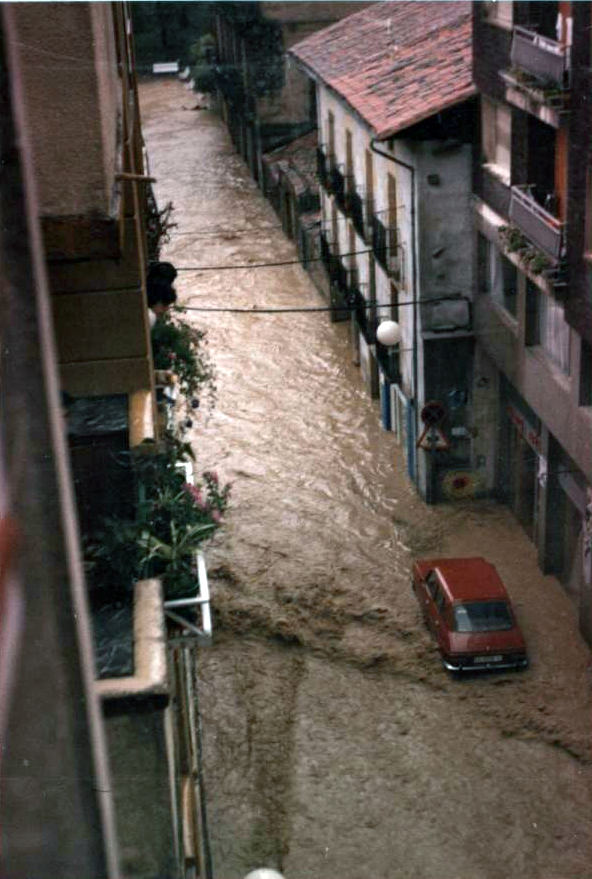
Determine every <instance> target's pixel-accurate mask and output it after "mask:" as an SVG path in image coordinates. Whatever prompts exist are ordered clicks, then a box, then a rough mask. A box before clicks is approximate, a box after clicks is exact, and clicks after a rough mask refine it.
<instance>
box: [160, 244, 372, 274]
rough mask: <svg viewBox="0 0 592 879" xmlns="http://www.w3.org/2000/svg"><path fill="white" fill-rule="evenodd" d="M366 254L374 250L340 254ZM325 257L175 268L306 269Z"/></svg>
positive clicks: (224, 269)
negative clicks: (285, 267)
mask: <svg viewBox="0 0 592 879" xmlns="http://www.w3.org/2000/svg"><path fill="white" fill-rule="evenodd" d="M364 253H372V250H371V249H369V250H352V251H351V252H350V253H340V254H339V258H340V259H341V258H343V257H345V256H359V255H361V254H364ZM323 259H324V257H322V256H313V257H311V258H310V259H304V260H303V259H286V260H281V261H279V262H260V263H244V264H243V265H237V266H229V265H218V266H175V268H176V269H177V271H178V272H222V271H234V270H239V269H241V270H242V269H267V268H272V269H273V268H279V267H281V266H295V265H298V266H302V267H305V266H306V265H307V264H308V263H311V262H322V260H323Z"/></svg>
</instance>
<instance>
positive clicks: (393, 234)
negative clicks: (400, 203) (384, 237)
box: [387, 174, 398, 260]
mask: <svg viewBox="0 0 592 879" xmlns="http://www.w3.org/2000/svg"><path fill="white" fill-rule="evenodd" d="M387 193H388V220H387V225H388V255H389V257H390V258H391V260H396V258H397V256H398V253H397V180H396V178H395V177H393V175H392V174H388V176H387Z"/></svg>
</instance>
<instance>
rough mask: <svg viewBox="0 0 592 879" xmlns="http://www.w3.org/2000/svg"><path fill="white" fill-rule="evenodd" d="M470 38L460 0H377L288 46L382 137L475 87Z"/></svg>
mask: <svg viewBox="0 0 592 879" xmlns="http://www.w3.org/2000/svg"><path fill="white" fill-rule="evenodd" d="M471 38H472V33H471V3H469V2H465V0H452V2H446V0H445V2H438V3H436V2H431V0H407V2H404V0H401V2H399V0H394V2H390V0H383V2H380V3H374V4H372V5H371V6H369V7H368V8H367V9H364V10H362V11H361V12H358V13H355V14H354V15H350V16H348V17H347V18H344V19H343V20H342V21H340V22H337V24H334V25H331V27H328V28H324V29H323V30H320V31H317V32H316V33H314V34H312V36H310V37H307V38H306V39H305V40H302V41H301V42H300V43H297V44H296V45H295V46H293V47H292V48H291V49H290V50H289V53H290V54H291V55H293V56H294V57H295V58H296V59H297V60H298V62H299V63H300V64H301V65H302V66H304V67H305V68H306V69H307V71H308V72H309V73H310V74H311V75H312V76H313V77H314V78H316V79H318V80H320V81H321V82H322V83H324V84H325V85H326V86H328V87H329V88H330V89H332V90H333V91H335V92H336V93H337V94H338V95H339V96H340V97H341V98H343V99H344V100H345V101H346V102H347V103H348V104H349V105H350V106H351V107H352V108H353V109H354V110H355V111H356V113H357V114H358V115H359V116H360V117H361V118H362V119H363V120H364V122H365V123H366V124H367V125H368V126H369V127H370V128H371V129H372V130H373V131H374V133H375V135H376V136H377V137H378V138H380V139H383V138H386V137H390V136H391V135H393V134H396V133H397V132H400V131H403V130H404V129H405V128H409V127H410V126H411V125H414V124H415V123H417V122H420V121H422V120H423V119H426V118H427V117H428V116H431V115H432V114H434V113H437V112H439V111H441V110H444V109H445V108H446V107H450V106H453V105H454V104H457V103H460V102H461V101H464V100H466V99H467V98H469V97H471V96H472V95H473V94H475V93H476V88H475V86H474V85H473V77H472V46H471Z"/></svg>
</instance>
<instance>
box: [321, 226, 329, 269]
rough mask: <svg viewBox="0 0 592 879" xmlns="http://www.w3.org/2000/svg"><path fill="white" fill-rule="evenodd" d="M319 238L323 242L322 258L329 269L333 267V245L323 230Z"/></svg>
mask: <svg viewBox="0 0 592 879" xmlns="http://www.w3.org/2000/svg"><path fill="white" fill-rule="evenodd" d="M319 240H320V242H321V259H322V261H323V265H324V266H325V268H326V269H327V270H329V269H330V268H331V245H330V244H329V239H328V238H327V236H326V234H325V233H324V232H321V234H320V236H319Z"/></svg>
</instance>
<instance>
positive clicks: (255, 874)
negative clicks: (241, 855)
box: [245, 867, 284, 879]
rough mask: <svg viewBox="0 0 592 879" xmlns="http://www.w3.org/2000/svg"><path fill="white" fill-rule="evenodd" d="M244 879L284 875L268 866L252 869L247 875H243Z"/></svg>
mask: <svg viewBox="0 0 592 879" xmlns="http://www.w3.org/2000/svg"><path fill="white" fill-rule="evenodd" d="M245 879H284V877H283V876H282V874H281V873H277V872H276V871H275V870H270V869H269V868H268V867H259V869H257V870H253V871H252V872H251V873H249V875H248V876H245Z"/></svg>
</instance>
